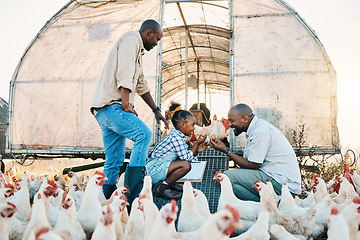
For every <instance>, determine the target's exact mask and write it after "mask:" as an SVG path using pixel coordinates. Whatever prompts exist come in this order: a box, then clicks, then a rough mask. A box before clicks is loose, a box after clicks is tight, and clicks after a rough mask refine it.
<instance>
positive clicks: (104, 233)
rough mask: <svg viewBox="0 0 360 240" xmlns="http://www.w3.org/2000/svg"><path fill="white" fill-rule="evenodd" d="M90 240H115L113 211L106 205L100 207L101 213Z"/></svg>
mask: <svg viewBox="0 0 360 240" xmlns="http://www.w3.org/2000/svg"><path fill="white" fill-rule="evenodd" d="M91 239H92V240H103V239H106V240H116V232H115V227H114V210H113V208H112V207H111V206H110V205H109V204H107V205H105V206H103V207H102V213H101V215H100V218H99V220H98V223H97V225H96V228H95V231H94V233H93V235H92V237H91Z"/></svg>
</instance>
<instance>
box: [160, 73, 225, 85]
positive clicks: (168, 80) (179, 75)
mask: <svg viewBox="0 0 360 240" xmlns="http://www.w3.org/2000/svg"><path fill="white" fill-rule="evenodd" d="M196 72H197V71H191V72H188V73H189V74H190V73H196ZM204 73H215V74H219V75H223V76H227V77H229V76H230V75H229V74H225V73H220V72H216V71H212V70H205V71H204ZM182 75H184V74H178V75H176V76H173V77H172V78H169V79H167V80H166V81H165V82H163V83H162V84H161V86H162V85H164V84H165V83H168V82H170V81H171V80H173V79H175V78H178V77H181V76H182Z"/></svg>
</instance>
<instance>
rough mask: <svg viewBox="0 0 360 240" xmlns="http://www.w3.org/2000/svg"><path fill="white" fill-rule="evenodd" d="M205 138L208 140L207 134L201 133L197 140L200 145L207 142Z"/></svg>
mask: <svg viewBox="0 0 360 240" xmlns="http://www.w3.org/2000/svg"><path fill="white" fill-rule="evenodd" d="M205 140H206V135H203V134H201V135H200V136H199V137H198V139H197V140H196V143H197V144H199V145H200V144H201V143H203V142H205Z"/></svg>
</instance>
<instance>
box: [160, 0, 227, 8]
mask: <svg viewBox="0 0 360 240" xmlns="http://www.w3.org/2000/svg"><path fill="white" fill-rule="evenodd" d="M220 1H223V2H226V1H227V0H206V1H199V0H165V3H178V2H181V3H186V2H190V3H202V4H207V5H210V6H215V7H220V8H224V9H228V8H227V7H224V6H221V5H217V4H214V3H210V2H220Z"/></svg>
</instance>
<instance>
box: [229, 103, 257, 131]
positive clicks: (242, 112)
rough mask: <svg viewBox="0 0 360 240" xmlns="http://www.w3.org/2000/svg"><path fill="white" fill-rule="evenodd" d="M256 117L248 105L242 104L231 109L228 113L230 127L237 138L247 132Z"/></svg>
mask: <svg viewBox="0 0 360 240" xmlns="http://www.w3.org/2000/svg"><path fill="white" fill-rule="evenodd" d="M254 116H255V115H254V114H253V111H252V110H251V108H250V107H249V106H248V105H246V104H242V103H241V104H237V105H235V106H233V107H232V108H230V110H229V113H228V119H229V126H230V127H231V128H232V129H233V131H234V134H235V136H238V135H239V134H241V133H242V132H246V131H247V129H248V128H249V125H250V122H251V120H252V119H253V118H254Z"/></svg>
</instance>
